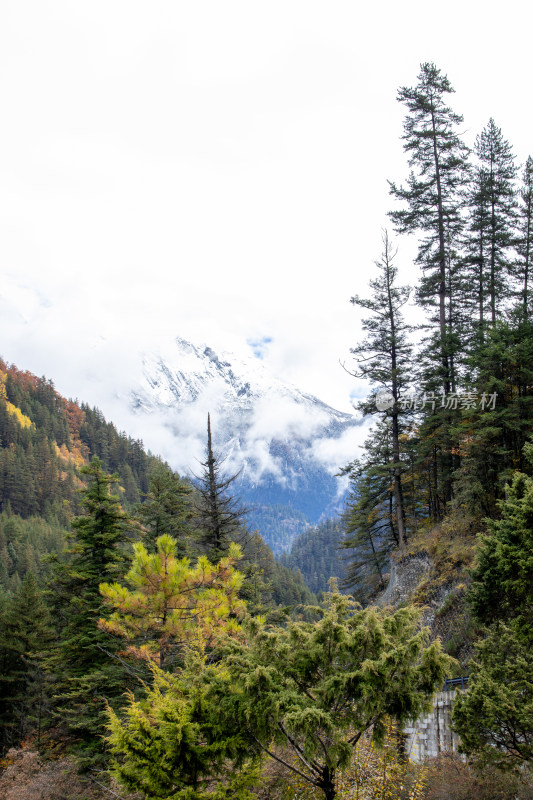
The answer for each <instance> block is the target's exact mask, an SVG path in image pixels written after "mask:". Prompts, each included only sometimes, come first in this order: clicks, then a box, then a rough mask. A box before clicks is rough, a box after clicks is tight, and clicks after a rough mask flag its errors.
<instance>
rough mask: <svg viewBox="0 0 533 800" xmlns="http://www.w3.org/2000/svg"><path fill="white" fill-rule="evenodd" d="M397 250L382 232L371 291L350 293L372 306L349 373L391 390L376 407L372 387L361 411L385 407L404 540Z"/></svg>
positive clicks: (404, 352) (403, 330)
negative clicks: (386, 403) (369, 294)
mask: <svg viewBox="0 0 533 800" xmlns="http://www.w3.org/2000/svg"><path fill="white" fill-rule="evenodd" d="M395 256H396V251H394V250H393V248H392V244H391V242H390V240H389V236H388V234H387V232H386V231H385V232H384V234H383V252H382V254H381V259H380V260H379V261H376V262H375V264H376V267H377V268H378V270H379V272H378V277H377V278H374V279H372V280H371V281H370V288H371V289H372V297H371V298H369V299H363V298H361V297H359V296H358V295H355V297H352V303H353V304H354V305H357V306H359V307H360V308H364V309H365V310H366V311H369V312H370V316H368V317H365V318H364V319H363V321H362V325H363V330H365V331H366V332H367V337H366V339H364V340H363V341H362V342H360V344H358V345H357V346H356V347H354V348H352V350H351V352H352V353H353V355H354V356H355V358H356V361H357V365H358V370H357V372H353V373H352V374H353V375H354V376H355V377H357V378H366V379H367V380H368V381H370V383H371V385H373V386H377V387H379V389H380V390H381V391H382V392H383V391H385V392H386V393H388V395H389V396H390V408H385V409H382V408H380V407H379V406H380V404H379V399H378V402H377V405H376V393H373V395H372V396H371V398H370V399H369V401H367V402H366V403H361V404H360V408H361V410H362V411H363V413H364V414H376V413H378V412H380V413H384V414H385V416H386V420H387V422H388V423H389V424H390V429H391V443H392V453H391V456H392V458H391V461H390V462H389V464H388V465H387V466H388V468H389V470H390V475H391V480H392V484H393V486H394V506H395V512H396V523H397V531H398V541H399V543H400V546H401V547H403V546H404V545H405V541H406V538H407V535H406V529H405V507H404V499H403V488H402V479H401V475H402V462H401V458H400V433H401V430H402V422H401V420H402V409H401V406H400V401H401V400H402V398H403V395H404V394H405V392H406V389H407V388H408V386H409V383H410V380H411V374H410V367H411V360H412V346H411V344H410V342H409V341H408V333H409V332H410V330H411V328H410V326H408V325H406V323H405V322H404V320H403V317H402V311H401V309H402V307H403V306H404V305H405V304H406V303H407V301H408V299H409V294H410V289H409V287H406V286H402V287H398V286H396V285H395V281H396V276H397V268H396V267H395V265H394V258H395Z"/></svg>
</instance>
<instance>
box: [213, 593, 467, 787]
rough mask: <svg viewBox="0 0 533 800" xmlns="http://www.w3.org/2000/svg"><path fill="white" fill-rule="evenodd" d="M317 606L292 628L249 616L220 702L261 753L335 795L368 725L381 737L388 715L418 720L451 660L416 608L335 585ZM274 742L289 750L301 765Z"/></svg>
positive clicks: (232, 648)
mask: <svg viewBox="0 0 533 800" xmlns="http://www.w3.org/2000/svg"><path fill="white" fill-rule="evenodd" d="M315 613H316V614H317V615H319V616H320V619H319V620H318V621H317V622H314V623H313V622H296V621H289V622H288V624H287V627H286V628H268V627H266V626H264V625H262V624H261V623H260V622H258V621H252V622H251V625H250V633H249V636H250V639H249V642H248V644H239V643H234V644H233V645H231V646H230V652H229V655H228V657H227V659H226V663H227V668H228V672H229V676H230V682H229V685H226V686H224V687H223V688H224V690H223V691H222V689H221V690H220V691H219V701H218V702H219V706H220V709H221V714H225V715H226V716H227V718H228V719H233V720H234V721H235V724H236V725H237V726H238V727H239V728H240V729H243V730H246V731H247V734H248V736H249V737H250V741H251V742H252V743H255V746H256V748H257V749H258V751H261V752H263V753H264V754H266V755H268V756H269V757H270V758H273V759H275V760H278V761H281V762H282V763H283V764H285V766H286V767H287V768H288V769H289V770H290V771H292V772H293V773H294V774H295V775H298V776H299V777H300V778H302V779H303V780H304V781H306V782H307V783H308V784H309V785H310V786H314V787H316V788H317V789H319V790H320V791H321V793H322V796H323V797H324V798H325V800H333V798H335V797H336V790H335V781H336V776H337V773H338V771H339V770H340V769H343V768H344V767H345V766H346V765H347V764H348V763H349V761H350V758H351V755H352V752H353V748H354V746H355V745H356V744H357V742H358V741H359V740H360V738H361V737H362V736H363V735H364V734H365V732H367V731H370V730H372V733H373V736H374V738H375V740H376V741H377V742H381V741H383V738H384V735H385V732H386V726H387V718H388V717H389V716H390V717H392V718H394V719H397V720H399V721H400V722H402V721H405V720H407V719H408V718H412V717H416V716H417V715H418V714H419V712H420V711H421V710H422V709H423V708H426V707H427V705H428V703H429V702H430V700H431V697H432V694H433V692H434V690H435V689H436V687H438V686H439V685H441V683H442V681H443V679H444V676H445V675H446V674H447V672H448V671H449V670H450V668H451V665H452V663H453V660H452V659H450V658H449V656H446V655H444V654H443V653H442V652H441V648H440V643H439V642H438V641H433V642H432V643H431V644H430V643H429V630H428V629H421V628H420V624H419V622H420V616H419V613H418V612H417V611H416V610H415V609H413V608H402V609H400V610H398V611H396V612H395V613H390V611H379V610H377V609H376V608H366V609H361V608H360V607H359V606H358V605H357V604H356V603H354V601H353V600H351V599H350V598H348V597H346V596H344V595H341V594H339V593H338V592H337V591H333V592H331V593H330V594H329V595H328V596H327V603H326V606H325V608H316V609H315ZM275 745H282V746H283V747H285V748H288V750H289V751H290V752H291V753H292V756H294V758H295V763H296V764H297V766H294V765H293V764H291V763H290V762H289V761H287V760H286V759H284V758H283V757H282V756H279V755H278V754H277V753H276V751H275V749H274V746H275Z"/></svg>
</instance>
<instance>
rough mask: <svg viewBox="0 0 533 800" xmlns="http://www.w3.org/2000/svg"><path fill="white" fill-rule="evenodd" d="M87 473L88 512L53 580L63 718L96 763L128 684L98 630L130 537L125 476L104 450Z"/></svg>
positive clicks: (111, 643) (108, 640) (85, 758)
mask: <svg viewBox="0 0 533 800" xmlns="http://www.w3.org/2000/svg"><path fill="white" fill-rule="evenodd" d="M80 472H81V473H82V474H84V475H86V476H87V477H88V479H89V485H88V486H87V487H86V488H85V489H84V491H83V500H82V504H83V509H84V512H85V513H84V514H83V515H82V516H80V517H77V518H76V519H75V520H74V521H73V523H72V527H73V528H74V533H73V535H72V546H71V548H70V560H69V561H67V562H66V563H62V564H58V565H57V568H56V574H55V578H54V581H53V584H52V586H51V588H52V590H53V592H54V595H55V597H56V612H57V614H58V617H59V620H58V621H59V622H60V624H61V627H62V629H61V637H60V642H59V644H58V647H57V649H56V651H55V652H54V653H53V654H52V656H51V658H50V659H49V668H50V669H51V670H52V671H53V672H54V673H55V674H56V675H57V677H58V683H57V686H56V694H55V698H54V699H55V714H56V718H57V721H58V724H60V725H62V726H63V727H64V728H65V729H66V730H67V732H68V734H69V736H70V737H71V739H72V740H73V741H74V742H75V743H76V745H77V747H78V749H79V750H80V751H81V752H82V762H83V763H86V764H87V765H88V764H90V763H94V762H95V760H96V761H98V760H100V759H101V758H102V754H103V742H102V736H103V734H104V728H105V724H106V719H107V717H106V714H105V709H106V701H107V700H111V701H113V700H115V701H116V700H117V698H119V697H121V696H122V694H123V693H124V691H125V690H126V688H127V682H126V680H125V673H124V669H123V668H122V666H121V663H120V661H119V660H118V659H114V658H113V655H114V654H115V653H116V652H117V651H118V643H117V642H116V641H115V640H114V639H113V638H112V637H111V636H110V635H109V634H107V633H106V632H104V631H102V630H100V629H99V628H98V620H99V619H100V618H101V617H102V616H103V615H104V613H105V608H104V601H103V598H102V596H101V594H100V590H99V587H100V584H101V583H102V582H103V581H107V582H112V581H114V580H116V579H117V578H118V577H120V576H121V574H122V572H123V564H124V560H125V559H124V555H123V553H122V551H121V549H120V545H121V544H122V543H123V542H124V541H125V539H126V526H125V523H126V517H125V515H124V513H123V511H122V508H121V506H120V503H119V499H118V497H117V496H116V495H113V494H111V486H112V484H113V483H114V482H115V481H116V480H117V477H118V476H116V475H107V474H106V473H105V472H104V471H103V470H102V466H101V463H100V460H99V459H98V458H97V457H96V456H95V457H94V458H93V460H92V461H91V463H90V464H89V465H88V466H86V467H82V469H81V470H80Z"/></svg>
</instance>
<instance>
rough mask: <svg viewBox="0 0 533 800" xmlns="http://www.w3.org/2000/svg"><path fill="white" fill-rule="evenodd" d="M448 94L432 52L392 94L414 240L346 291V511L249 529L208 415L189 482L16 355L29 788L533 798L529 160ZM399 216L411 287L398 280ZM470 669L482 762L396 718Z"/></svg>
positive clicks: (11, 530)
mask: <svg viewBox="0 0 533 800" xmlns="http://www.w3.org/2000/svg"><path fill="white" fill-rule="evenodd" d="M452 93H453V88H452V87H451V85H450V83H449V81H448V79H447V78H446V76H445V75H444V74H443V73H442V72H441V71H440V70H439V69H438V68H437V67H436V66H435V65H434V64H432V63H424V64H422V65H421V68H420V73H419V75H418V77H417V83H416V84H415V85H414V86H412V87H402V88H401V89H400V90H399V93H398V99H399V101H400V102H401V103H402V104H403V105H404V106H405V111H406V116H405V121H404V132H403V137H402V141H403V145H404V149H405V153H406V156H407V163H408V171H407V176H406V179H405V182H404V183H403V184H396V183H394V182H391V183H390V185H389V189H390V195H391V206H392V207H391V211H390V224H391V227H392V229H393V230H394V232H395V234H394V235H396V236H397V237H398V239H397V240H394V239H393V234H392V233H391V232H389V231H387V230H385V231H384V232H383V249H382V252H381V255H380V256H379V258H378V260H377V261H376V263H375V271H374V276H373V277H372V279H371V281H370V286H369V289H368V292H366V293H365V294H364V295H363V294H361V295H359V294H357V295H354V297H353V298H352V303H353V304H354V305H355V306H357V307H358V308H359V309H361V310H362V325H363V331H364V335H363V338H362V340H361V341H359V342H358V343H355V344H354V347H353V350H352V354H353V362H352V367H351V369H352V371H353V374H354V376H356V377H358V378H363V379H365V380H366V381H368V385H369V387H370V391H369V395H368V397H367V399H366V400H364V401H363V402H362V403H361V404H360V410H361V412H362V413H363V414H364V415H372V416H373V417H374V419H375V424H374V425H373V427H372V429H371V433H370V435H369V438H368V440H367V441H366V443H365V445H364V448H363V450H362V455H361V456H360V457H359V458H357V459H355V460H353V461H352V462H351V463H350V464H348V465H346V466H345V467H344V468H343V470H342V471H343V473H344V474H345V475H346V476H347V477H348V478H349V481H350V495H349V499H348V501H347V504H346V509H345V512H344V515H343V517H342V519H340V520H333V521H331V520H330V521H326V522H325V523H323V524H321V525H319V526H318V527H316V528H314V529H310V530H308V531H306V532H305V533H304V534H302V535H301V536H300V537H299V539H298V540H297V541H296V543H295V545H294V547H293V550H292V552H291V553H290V554H286V555H283V556H282V558H281V559H280V561H279V562H278V561H276V560H275V559H274V557H273V555H272V553H271V551H270V550H269V548H268V547H267V546H266V545H265V544H264V542H263V541H262V539H261V537H260V535H259V534H260V531H259V533H256V532H250V531H249V530H248V529H247V527H246V520H245V515H244V511H243V509H242V508H241V507H240V506H239V502H238V500H237V499H236V498H235V497H233V496H232V478H231V476H229V477H228V476H227V475H225V473H224V465H223V463H222V462H221V461H220V459H219V458H218V457H217V456H216V455H215V454H214V453H213V449H212V445H211V428H210V423H209V422H208V426H207V438H206V452H205V461H204V463H203V464H202V475H201V478H200V481H199V484H198V486H192V485H191V484H190V483H189V482H187V481H185V480H183V479H181V478H180V476H179V475H176V474H175V473H174V472H173V471H172V470H171V469H170V468H169V467H168V465H166V464H164V463H163V462H162V461H161V460H160V459H158V458H157V457H155V456H153V455H152V454H149V453H146V452H145V450H144V448H143V445H142V442H138V441H134V440H131V439H130V438H128V437H127V436H126V435H125V434H122V433H119V432H117V430H116V429H115V427H114V426H113V425H112V424H111V423H108V422H106V421H105V420H104V418H103V416H102V415H101V414H100V413H99V412H98V411H96V410H94V409H90V408H88V407H87V406H83V405H82V406H78V405H77V404H76V403H73V402H71V401H66V400H64V399H63V398H61V397H60V396H59V395H58V393H57V392H56V391H55V389H54V387H53V385H52V383H51V382H50V381H47V380H45V379H38V378H36V377H35V376H32V375H30V374H28V373H24V372H21V371H19V370H18V369H17V368H15V367H14V366H12V365H11V366H8V365H7V364H5V363H4V362H2V363H1V364H0V380H1V382H0V395H1V396H0V437H1V450H0V500H1V503H2V512H1V516H0V550H1V553H2V563H1V565H0V591H1V596H0V600H1V614H0V685H1V691H0V746H1V748H2V753H3V754H4V756H5V758H4V761H3V766H4V768H5V770H4V775H3V776H2V777H0V788H2V781H4V784H3V786H4V787H8V786H13V785H17V786H18V789H17V791H18V792H19V794H18V795H13V797H15V796H17V797H20V798H22V799H23V800H24V798H25V797H27V798H30V797H34V796H37V794H36V792H37V791H38V790H39V791H40V790H41V789H42V787H43V786H44V785H45V783H46V782H47V781H50V780H51V778H50V776H51V775H53V774H54V772H53V770H54V764H56V763H61V764H62V765H63V770H64V772H68V771H69V770H70V773H69V774H70V775H71V780H70V788H69V787H66V788H65V787H64V784H62V785H63V788H62V789H61V792H62V793H61V797H65V796H67V797H69V798H72V800H75V798H78V799H79V800H81V798H83V797H94V798H97V797H98V798H99V797H105V796H109V797H112V796H115V797H117V796H118V797H122V798H131V800H134V798H136V799H138V798H142V799H145V800H148V799H149V800H152V799H153V798H161V799H165V800H171V799H172V800H207V799H208V798H212V800H222V799H223V798H235V800H239V798H241V799H242V800H244V798H251V797H259V798H264V800H268V799H270V800H274V798H277V799H278V800H283V799H284V798H287V799H288V798H310V799H311V798H313V799H314V798H325V800H351V799H352V798H375V800H377V798H385V797H388V798H397V799H398V800H400V798H410V799H411V800H416V799H417V798H420V799H421V798H427V799H428V800H430V798H438V797H450V798H457V800H460V798H463V799H464V800H467V798H468V800H469V799H470V798H487V800H488V798H494V797H499V798H509V800H511V798H516V797H521V798H526V797H533V782H532V776H531V770H532V765H533V749H532V748H533V664H532V661H531V656H530V653H531V651H532V649H533V633H532V630H533V626H532V622H533V588H532V587H533V580H532V576H533V440H532V434H533V405H532V404H533V319H532V314H533V290H532V283H531V269H532V267H533V216H532V215H533V160H532V159H531V157H529V158H528V159H527V161H526V162H525V164H524V165H522V166H519V165H518V164H517V162H516V160H515V157H514V155H513V152H512V147H511V145H510V143H509V142H508V141H507V140H506V139H505V137H504V134H503V132H502V130H501V129H500V128H499V127H498V126H497V125H496V123H495V121H494V120H493V119H490V120H489V122H488V123H487V126H486V127H485V128H484V129H483V130H482V131H481V132H480V133H479V135H478V136H477V138H476V141H475V146H474V149H473V151H471V150H470V149H469V147H468V146H467V144H466V143H465V141H464V139H463V136H462V134H461V125H462V121H463V118H462V117H461V116H460V115H459V114H458V113H456V112H455V111H454V110H453V109H452V107H451V106H450V105H449V103H450V102H451V100H450V97H451V95H452ZM408 234H411V235H414V236H415V237H416V241H417V243H418V253H417V256H416V263H417V265H418V266H419V268H420V279H419V282H418V285H417V286H416V287H415V288H413V289H411V288H410V287H407V286H401V285H398V283H397V277H398V264H397V261H398V252H399V251H397V248H399V247H400V244H401V241H402V237H404V236H406V235H408ZM414 306H416V307H417V309H418V310H417V312H416V314H413V313H412V310H413V307H414ZM421 312H422V314H423V316H424V322H423V323H422V324H418V325H417V326H414V325H413V324H412V322H411V320H412V318H413V317H414V316H416V318H417V319H418V318H420V317H421ZM421 556H423V557H424V559H426V560H427V562H428V563H431V569H430V570H429V571H427V572H426V573H425V575H424V579H423V580H422V581H421V582H420V583H419V585H418V586H417V587H416V589H415V591H414V592H413V593H412V594H411V596H410V598H409V601H402V602H401V603H399V604H397V607H395V608H393V607H390V606H384V605H383V603H381V600H380V598H382V597H383V596H384V595H383V592H384V590H386V589H387V585H388V583H389V580H390V576H391V574H392V571H393V567H394V569H395V570H396V572H397V571H398V570H399V569H400V568H401V565H402V564H404V563H407V562H408V561H409V559H417V558H418V559H420V558H421ZM291 568H293V569H291ZM295 569H296V570H299V571H295ZM304 578H305V582H304ZM329 578H333V579H334V580H333V581H331V582H330V584H329V591H327V588H328V579H329ZM306 584H307V585H306ZM339 587H340V588H339ZM312 592H316V593H319V594H318V596H315V595H314V594H312ZM436 597H444V601H443V602H442V603H441V604H440V606H439V607H438V608H437V610H436V611H434V613H433V615H432V619H433V622H432V624H431V627H427V626H426V627H424V626H423V625H422V616H423V614H426V610H427V608H428V605H429V606H431V604H432V602H433V604H434V606H435V603H434V601H435V598H436ZM427 618H428V617H427V614H426V616H425V617H424V619H427ZM437 634H440V635H437ZM458 674H462V675H466V676H468V684H467V690H466V691H464V692H461V693H459V694H458V697H457V699H456V701H455V705H454V713H453V725H454V728H455V730H456V732H457V733H458V734H459V736H460V739H461V748H462V752H463V754H464V760H462V759H456V760H454V759H453V758H451V759H449V760H448V761H446V759H441V760H440V761H438V763H436V764H420V765H414V764H411V763H410V762H409V760H408V759H407V758H406V756H405V753H403V750H402V729H403V726H404V724H405V723H406V722H407V721H408V720H410V719H414V718H416V717H418V716H419V715H420V714H421V713H422V712H423V711H424V710H426V709H427V708H428V707H429V706H430V705H431V701H432V697H433V695H434V693H435V692H436V691H438V690H440V689H441V688H442V685H443V682H444V679H445V678H450V677H454V676H457V675H458ZM25 752H27V753H32V754H34V756H35V758H36V759H37V760H35V758H34V760H31V759H27V760H26V761H24V753H25ZM35 754H37V755H35ZM39 759H40V760H39ZM25 764H26V766H24V765H25ZM32 770H33V772H32ZM30 773H31V774H30ZM6 781H7V783H6ZM9 781H15V782H17V781H18V783H15V784H13V783H9ZM39 781H41V784H40V786H41V789H39V788H38V787H39ZM58 785H59V783H58ZM32 787H33V788H32ZM6 791H7V790H6ZM32 791H33V792H34V794H31V792H32ZM43 791H44V790H43ZM23 792H26V794H24V793H23ZM6 796H7V797H8V800H11V797H12V796H11V795H7V794H6ZM40 796H43V795H42V794H41V795H40ZM48 796H49V797H54V795H53V794H50V793H49V794H48V795H46V797H48ZM55 796H57V797H59V794H58V795H55Z"/></svg>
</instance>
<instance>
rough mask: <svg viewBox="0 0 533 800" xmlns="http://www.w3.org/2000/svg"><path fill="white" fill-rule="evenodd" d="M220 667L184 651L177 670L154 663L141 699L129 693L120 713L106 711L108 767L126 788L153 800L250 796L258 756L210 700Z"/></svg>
mask: <svg viewBox="0 0 533 800" xmlns="http://www.w3.org/2000/svg"><path fill="white" fill-rule="evenodd" d="M224 673H225V667H224V664H219V665H211V666H210V667H206V665H205V662H204V661H203V659H202V658H201V657H200V656H198V655H196V656H195V657H192V655H191V654H190V655H189V658H188V660H187V664H186V665H185V668H184V669H182V670H181V671H180V674H179V675H170V674H168V673H164V672H163V671H162V670H159V669H157V667H154V670H153V677H154V680H153V687H151V688H149V689H148V690H147V692H146V696H145V697H144V698H143V699H142V701H139V702H137V701H135V699H134V697H133V695H132V694H130V696H129V703H128V706H127V708H126V709H125V713H124V714H123V715H122V718H119V717H118V716H117V715H116V714H115V713H114V712H113V711H112V710H111V709H110V710H109V725H108V728H109V736H108V742H109V745H110V748H111V751H112V754H113V764H112V773H113V775H114V776H115V777H116V779H117V780H118V781H119V783H120V784H121V785H122V786H124V788H125V789H127V790H129V791H134V792H141V793H142V796H143V797H144V798H150V799H151V800H152V798H153V800H156V799H157V800H170V798H172V800H253V797H254V796H255V795H252V794H251V793H250V792H249V788H250V787H251V786H253V785H255V784H256V783H257V782H258V778H259V775H258V769H257V766H258V765H257V761H258V759H257V758H256V757H255V754H254V752H253V749H252V748H250V744H249V741H248V739H247V736H246V732H245V731H244V730H241V731H239V730H237V729H236V728H235V724H234V721H233V720H232V721H229V722H228V721H227V720H221V718H220V713H219V708H218V706H217V704H216V703H213V702H212V701H210V698H209V686H210V684H211V683H213V682H215V681H217V679H218V680H223V676H224Z"/></svg>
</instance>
